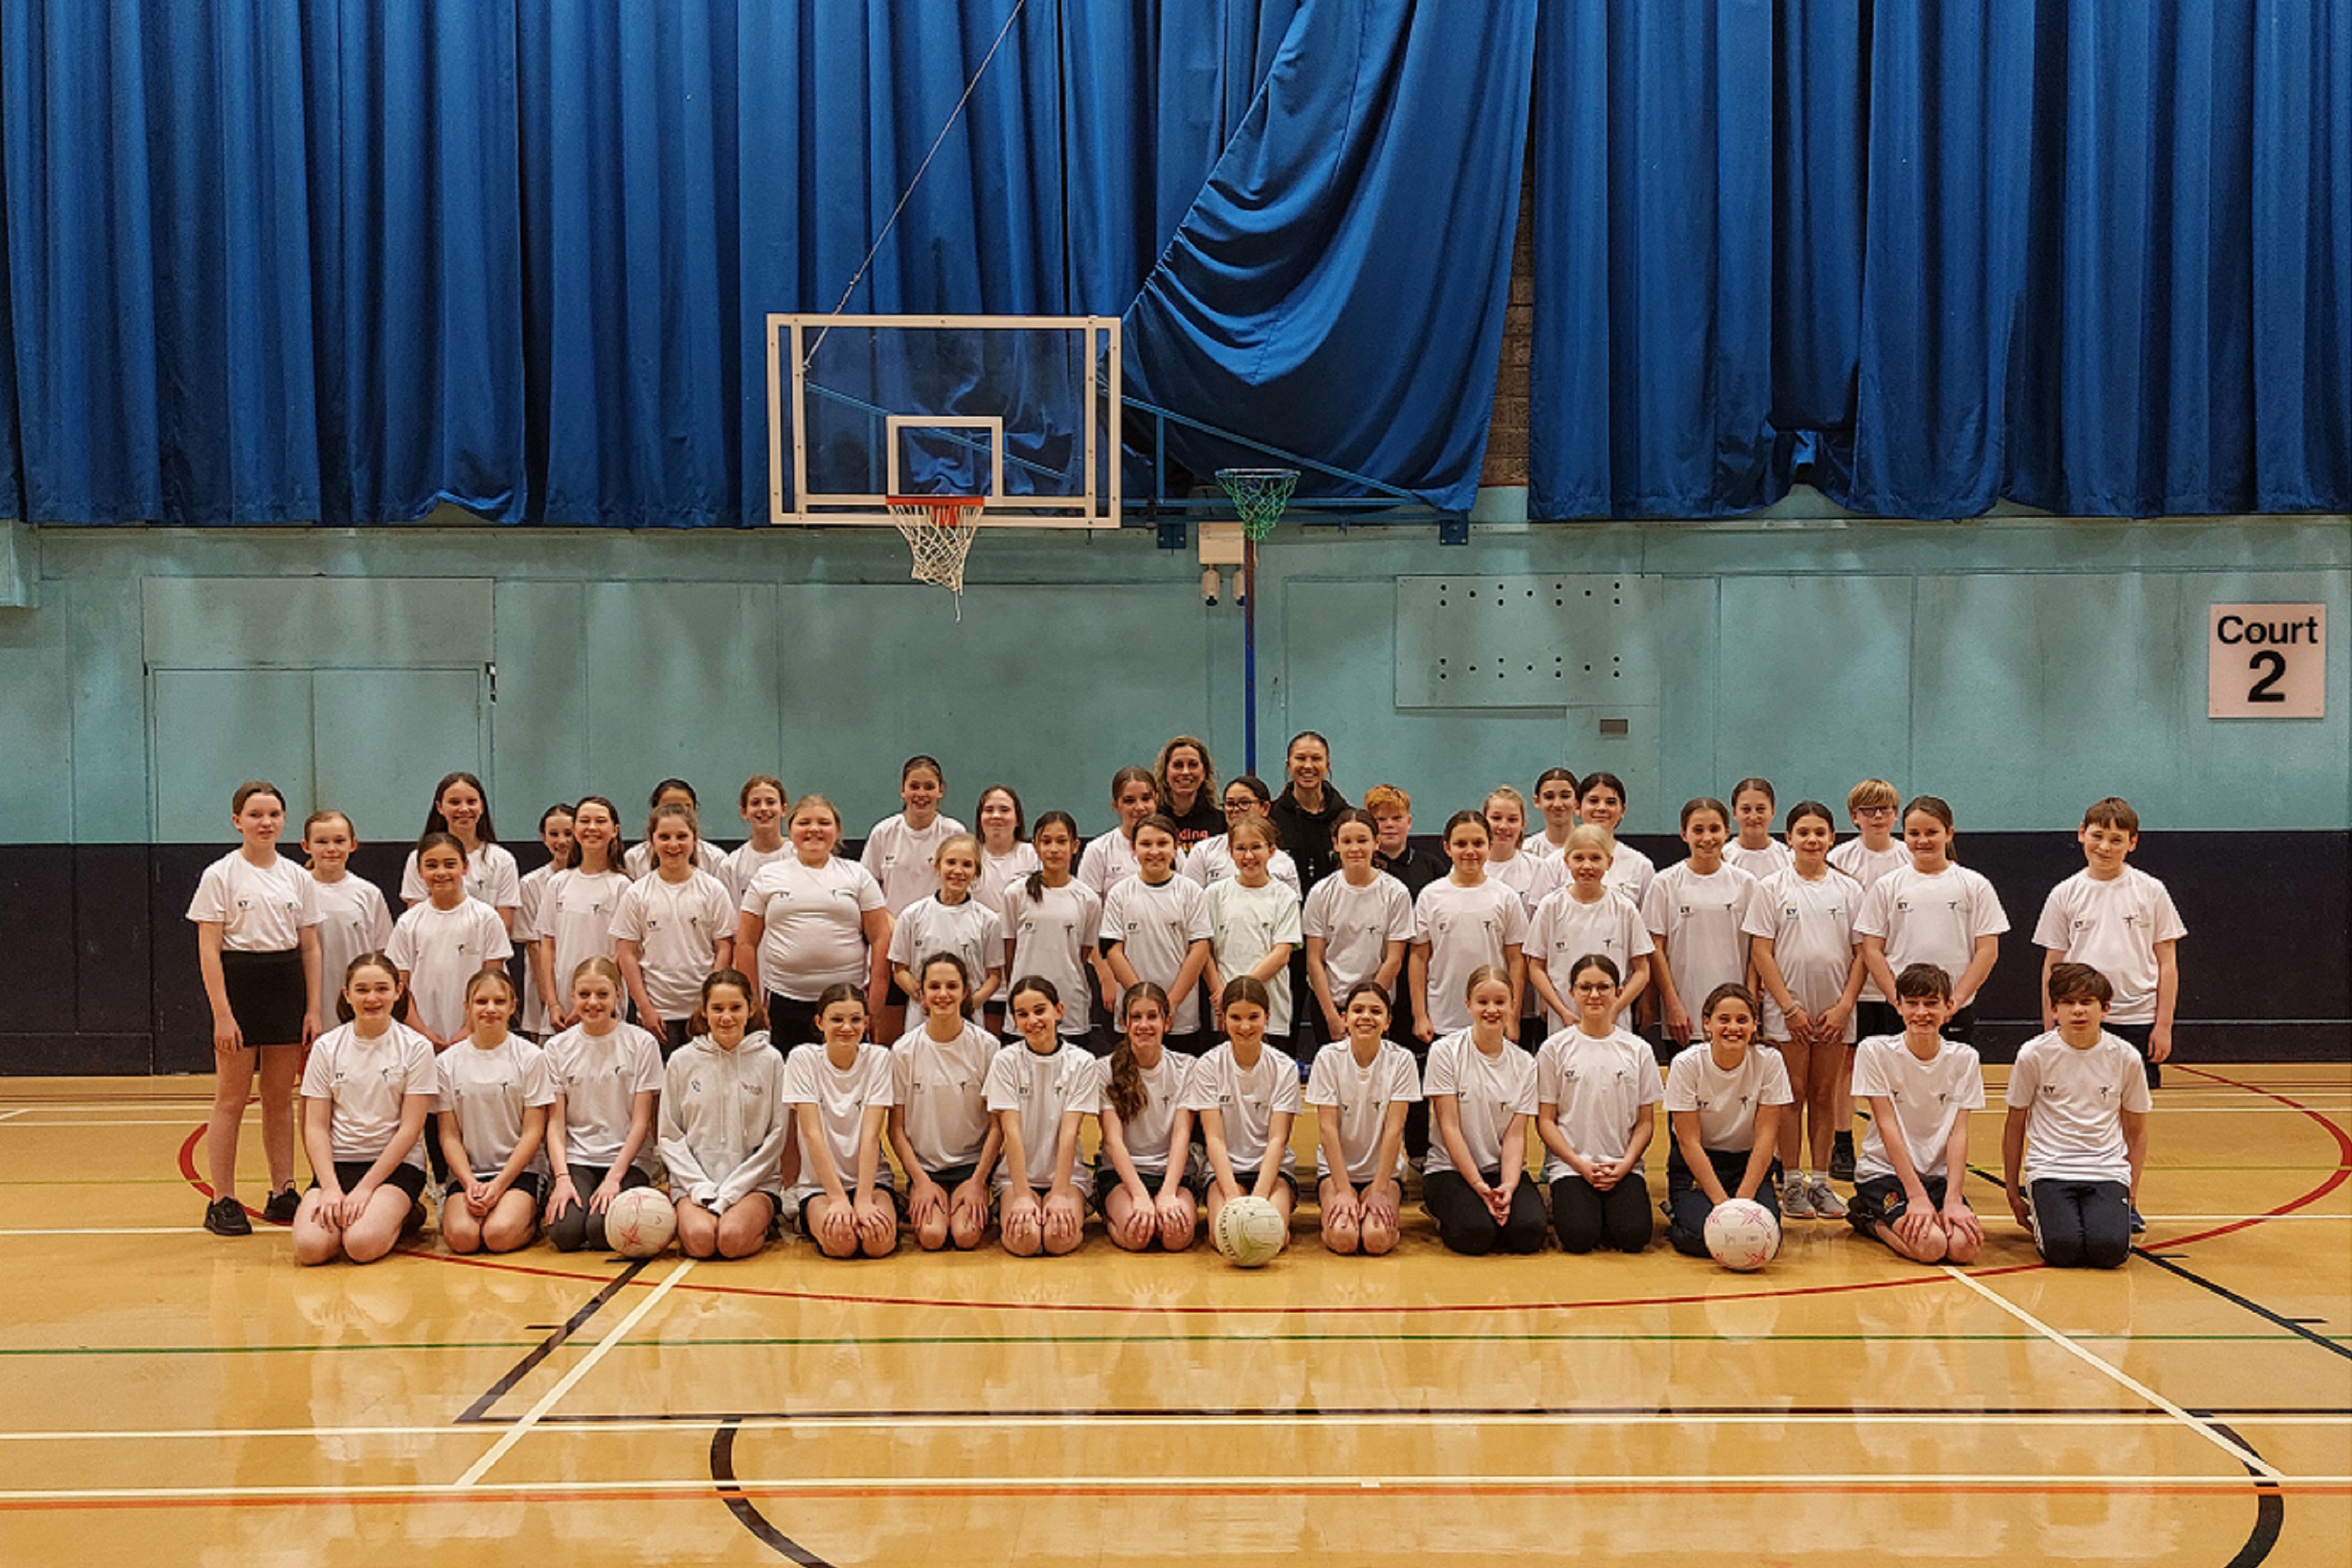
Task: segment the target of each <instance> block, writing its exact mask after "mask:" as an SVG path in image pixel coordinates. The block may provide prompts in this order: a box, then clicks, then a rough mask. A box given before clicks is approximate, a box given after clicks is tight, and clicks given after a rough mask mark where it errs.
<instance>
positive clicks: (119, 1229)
mask: <svg viewBox="0 0 2352 1568" xmlns="http://www.w3.org/2000/svg"><path fill="white" fill-rule="evenodd" d="M202 1234H203V1232H201V1231H199V1230H197V1229H196V1228H195V1227H194V1226H185V1225H84V1226H59V1227H57V1228H54V1229H39V1228H34V1229H26V1230H0V1236H200V1235H202Z"/></svg>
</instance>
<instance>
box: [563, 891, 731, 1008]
mask: <svg viewBox="0 0 2352 1568" xmlns="http://www.w3.org/2000/svg"><path fill="white" fill-rule="evenodd" d="M610 929H611V934H612V937H613V940H614V942H635V943H636V944H637V967H638V968H639V969H640V970H642V971H643V972H644V973H645V977H646V996H647V997H648V999H650V1000H651V1001H652V1003H653V1005H654V1007H655V1009H656V1011H657V1012H659V1013H660V1014H661V1016H663V1017H664V1018H690V1017H692V1016H694V1009H695V1005H696V1004H697V1003H698V1002H699V1001H701V999H702V983H703V982H704V981H705V980H708V979H709V977H710V971H711V962H712V960H713V959H714V958H716V957H717V956H718V950H719V941H720V939H721V938H724V937H731V936H733V935H734V934H735V900H733V899H731V898H730V897H729V896H728V892H727V885H726V884H725V883H724V882H722V881H720V880H719V879H718V878H716V877H714V876H712V875H711V874H710V873H709V872H708V871H703V870H695V871H690V872H688V874H687V879H686V880H685V881H683V882H666V881H664V880H662V879H661V875H660V873H659V872H656V873H655V874H654V875H653V876H650V877H640V878H638V879H636V880H635V881H634V882H632V883H630V884H629V885H628V887H627V888H626V889H623V891H622V893H621V902H620V907H619V908H617V909H615V910H614V911H613V922H612V926H611V928H610ZM570 983H571V980H570V976H568V975H558V976H556V984H558V985H565V986H568V985H569V984H570Z"/></svg>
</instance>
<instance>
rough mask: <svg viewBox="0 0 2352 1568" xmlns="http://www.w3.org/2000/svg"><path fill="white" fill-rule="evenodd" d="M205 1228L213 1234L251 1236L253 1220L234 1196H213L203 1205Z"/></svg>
mask: <svg viewBox="0 0 2352 1568" xmlns="http://www.w3.org/2000/svg"><path fill="white" fill-rule="evenodd" d="M205 1229H206V1230H208V1231H211V1232H212V1233H213V1234H214V1235H215V1236H251V1235H252V1234H253V1222H252V1221H251V1220H249V1219H247V1218H246V1217H245V1205H243V1204H241V1203H239V1202H237V1201H236V1199H235V1198H215V1199H214V1200H213V1201H212V1202H211V1203H210V1204H208V1205H205Z"/></svg>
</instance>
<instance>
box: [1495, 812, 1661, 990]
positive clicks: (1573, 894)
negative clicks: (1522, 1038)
mask: <svg viewBox="0 0 2352 1568" xmlns="http://www.w3.org/2000/svg"><path fill="white" fill-rule="evenodd" d="M1614 848H1615V847H1614V846H1613V845H1612V843H1611V842H1610V839H1609V835H1608V833H1607V832H1605V831H1604V830H1602V829H1601V828H1598V827H1595V826H1592V825H1591V823H1589V822H1588V823H1585V824H1583V825H1581V826H1578V827H1574V828H1571V829H1570V831H1569V835H1568V844H1567V847H1565V848H1564V849H1562V850H1561V851H1560V857H1559V859H1560V864H1561V865H1563V866H1565V867H1566V868H1568V885H1567V886H1566V887H1563V888H1562V889H1560V890H1559V891H1558V892H1556V893H1554V894H1552V896H1551V897H1549V898H1548V899H1546V900H1544V901H1543V902H1542V904H1541V905H1539V906H1538V908H1537V910H1536V912H1535V915H1534V917H1533V918H1532V919H1531V920H1529V921H1528V944H1527V954H1528V989H1529V990H1531V991H1533V992H1534V993H1535V994H1537V995H1538V996H1540V997H1541V998H1542V999H1543V1003H1544V1007H1545V1010H1546V1012H1548V1013H1549V1015H1550V1018H1551V1021H1552V1023H1553V1024H1554V1025H1555V1026H1558V1027H1563V1028H1564V1027H1566V1026H1568V1025H1569V1024H1570V1023H1573V1022H1574V1021H1575V1020H1576V1019H1577V1018H1579V1017H1580V1016H1582V1012H1583V1010H1582V1008H1581V1006H1580V1005H1579V1004H1578V1003H1577V1002H1575V1001H1574V1000H1572V999H1571V998H1570V996H1569V994H1568V990H1567V987H1568V966H1569V965H1570V964H1571V963H1576V962H1577V961H1578V960H1579V959H1581V958H1583V957H1585V956H1586V955H1587V954H1589V953H1596V952H1597V953H1600V954H1601V956H1602V957H1604V958H1606V959H1608V960H1609V962H1610V963H1611V964H1612V966H1614V967H1615V969H1616V971H1617V973H1619V974H1620V975H1622V977H1623V979H1624V984H1622V986H1621V987H1620V989H1619V991H1618V994H1617V1010H1618V1012H1619V1014H1620V1015H1622V1014H1623V1013H1624V1011H1625V1010H1626V1009H1627V1008H1629V1007H1631V1006H1632V1005H1633V1002H1634V999H1635V998H1637V997H1639V996H1640V995H1641V994H1642V993H1643V991H1644V990H1645V989H1646V988H1647V987H1648V986H1649V984H1650V962H1651V954H1652V952H1654V951H1655V949H1656V945H1657V944H1656V943H1654V942H1652V941H1651V940H1650V931H1649V926H1648V922H1646V921H1643V919H1642V911H1641V910H1638V909H1636V908H1635V907H1634V905H1633V900H1631V899H1629V898H1627V897H1626V896H1625V895H1624V894H1623V893H1621V892H1619V891H1618V890H1617V889H1614V888H1612V887H1611V886H1609V882H1608V877H1609V858H1610V856H1611V854H1612V852H1613V850H1614Z"/></svg>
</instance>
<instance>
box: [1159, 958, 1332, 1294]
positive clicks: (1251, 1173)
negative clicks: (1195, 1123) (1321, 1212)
mask: <svg viewBox="0 0 2352 1568" xmlns="http://www.w3.org/2000/svg"><path fill="white" fill-rule="evenodd" d="M1217 1002H1218V1010H1219V1012H1220V1014H1221V1015H1222V1016H1223V1018H1224V1026H1225V1043H1224V1044H1223V1045H1221V1046H1217V1047H1214V1048H1213V1049H1211V1050H1210V1051H1209V1052H1208V1053H1207V1054H1206V1055H1204V1056H1202V1058H1201V1059H1200V1062H1199V1063H1198V1065H1196V1066H1195V1067H1194V1068H1193V1069H1192V1083H1191V1085H1190V1086H1189V1087H1188V1088H1187V1089H1185V1091H1184V1098H1183V1100H1182V1101H1181V1104H1182V1105H1183V1106H1184V1108H1185V1109H1186V1110H1191V1111H1193V1112H1195V1113H1197V1114H1198V1115H1199V1117H1200V1119H1201V1135H1202V1142H1205V1143H1206V1144H1207V1146H1208V1163H1209V1189H1208V1215H1207V1218H1208V1224H1209V1229H1210V1232H1211V1234H1214V1233H1215V1230H1216V1226H1217V1215H1219V1214H1220V1213H1222V1212H1223V1209H1224V1206H1225V1205H1227V1204H1229V1203H1231V1202H1233V1201H1234V1199H1235V1198H1238V1197H1244V1196H1247V1197H1260V1198H1264V1199H1265V1200H1266V1201H1267V1202H1269V1203H1271V1204H1273V1205H1274V1206H1275V1207H1276V1208H1277V1209H1279V1210H1280V1211H1281V1213H1282V1218H1283V1224H1284V1226H1285V1227H1286V1229H1285V1234H1284V1237H1283V1246H1284V1247H1288V1246H1289V1245H1290V1240H1289V1236H1288V1232H1287V1226H1288V1225H1289V1222H1290V1215H1291V1210H1292V1209H1293V1208H1294V1207H1295V1206H1297V1202H1298V1178H1297V1177H1296V1176H1294V1175H1293V1174H1291V1171H1290V1128H1291V1124H1292V1123H1293V1122H1295V1121H1297V1119H1298V1111H1299V1107H1300V1105H1301V1104H1302V1103H1303V1101H1302V1100H1301V1098H1300V1094H1299V1083H1298V1068H1297V1064H1296V1063H1294V1062H1293V1061H1292V1060H1291V1058H1288V1057H1286V1056H1282V1055H1278V1054H1277V1053H1276V1052H1274V1051H1271V1050H1268V1049H1267V1048H1266V1044H1265V1023H1266V1019H1267V1017H1268V1016H1269V1014H1270V1008H1271V1006H1272V1002H1271V999H1270V998H1269V997H1268V996H1267V994H1266V989H1265V982H1264V981H1261V980H1253V979H1251V978H1250V977H1249V976H1248V975H1246V974H1244V975H1243V976H1242V977H1241V978H1239V979H1237V980H1230V981H1227V982H1226V983H1225V988H1224V990H1223V991H1222V992H1220V993H1219V994H1218V997H1217Z"/></svg>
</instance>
